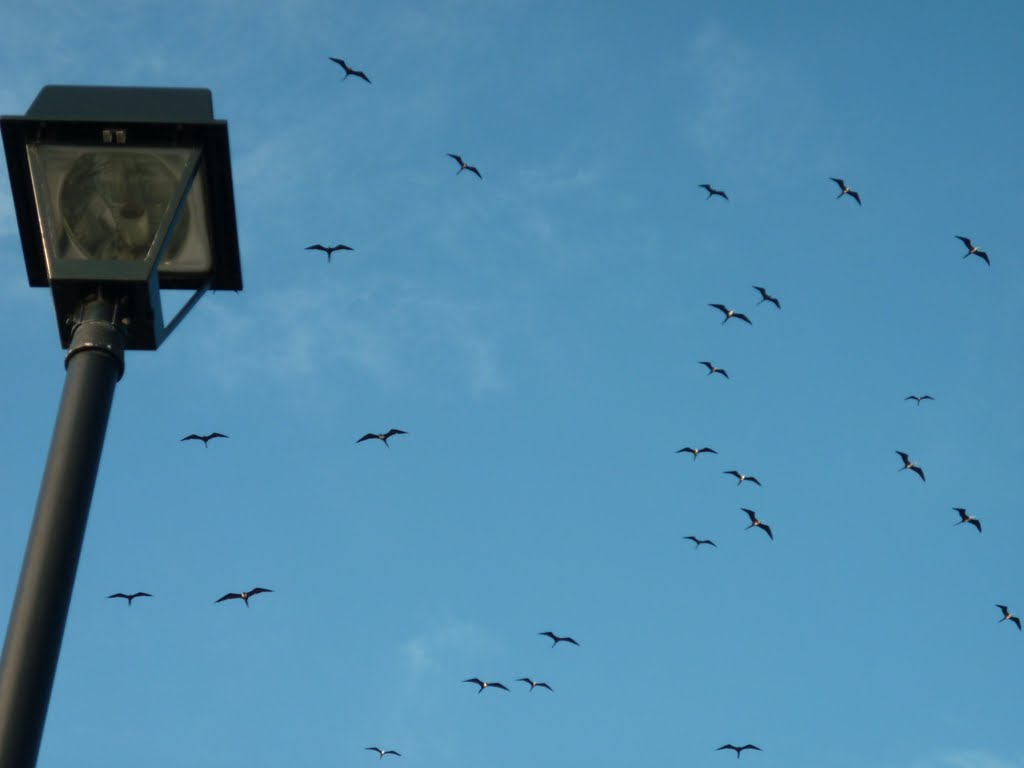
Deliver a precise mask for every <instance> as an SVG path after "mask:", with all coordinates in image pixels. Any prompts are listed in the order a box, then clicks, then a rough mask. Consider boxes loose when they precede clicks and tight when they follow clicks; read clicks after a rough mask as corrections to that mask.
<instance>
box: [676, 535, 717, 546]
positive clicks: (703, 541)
mask: <svg viewBox="0 0 1024 768" xmlns="http://www.w3.org/2000/svg"><path fill="white" fill-rule="evenodd" d="M683 538H684V539H689V540H690V541H692V542H693V543H694V544H696V545H697V546H695V547H694V549H700V545H701V544H710V545H711V546H712V547H714V548H715V549H718V545H717V544H715V542H713V541H712V540H711V539H698V538H697V537H696V536H683Z"/></svg>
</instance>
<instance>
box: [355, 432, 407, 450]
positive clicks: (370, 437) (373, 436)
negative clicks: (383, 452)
mask: <svg viewBox="0 0 1024 768" xmlns="http://www.w3.org/2000/svg"><path fill="white" fill-rule="evenodd" d="M407 434H409V433H408V432H403V431H402V430H400V429H395V428H394V427H392V428H391V429H389V430H388V431H387V432H382V433H381V434H379V435H378V434H376V433H375V432H367V433H366V434H365V435H363V436H362V437H360V438H359V439H358V440H356V442H357V443H361V442H363V441H364V440H380V441H381V442H382V443H384V445H388V439H389V438H392V437H394V436H395V435H407ZM390 447H391V446H390V445H388V448H390Z"/></svg>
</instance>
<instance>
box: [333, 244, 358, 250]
mask: <svg viewBox="0 0 1024 768" xmlns="http://www.w3.org/2000/svg"><path fill="white" fill-rule="evenodd" d="M331 250H332V251H354V250H355V248H349V247H348V246H347V245H342V244H341V243H338V244H337V245H336V246H334V247H333V248H331Z"/></svg>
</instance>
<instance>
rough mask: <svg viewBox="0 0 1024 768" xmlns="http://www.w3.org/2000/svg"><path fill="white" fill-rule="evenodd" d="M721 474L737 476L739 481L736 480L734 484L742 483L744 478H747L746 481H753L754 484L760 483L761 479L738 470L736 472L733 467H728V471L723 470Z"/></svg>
mask: <svg viewBox="0 0 1024 768" xmlns="http://www.w3.org/2000/svg"><path fill="white" fill-rule="evenodd" d="M722 474H723V475H732V476H733V477H738V478H739V482H737V483H736V485H742V484H743V481H744V480H747V481H749V482H751V483H753V484H754V485H761V481H760V480H758V479H757V478H756V477H754V476H753V475H744V474H742V473H740V472H737V471H736V470H735V469H730V470H729V471H728V472H723V473H722Z"/></svg>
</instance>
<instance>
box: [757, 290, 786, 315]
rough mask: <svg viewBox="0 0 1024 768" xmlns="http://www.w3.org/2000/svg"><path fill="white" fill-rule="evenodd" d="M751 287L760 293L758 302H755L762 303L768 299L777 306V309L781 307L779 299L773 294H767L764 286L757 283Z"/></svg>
mask: <svg viewBox="0 0 1024 768" xmlns="http://www.w3.org/2000/svg"><path fill="white" fill-rule="evenodd" d="M753 288H754V290H755V291H757V292H758V293H760V294H761V300H760V301H759V302H757V303H758V304H764V303H765V302H766V301H770V302H771V303H772V304H774V305H775V306H776V307H778V308H779V309H782V305H781V304H779V300H778V299H776V298H775V297H774V296H769V295H768V291H766V290H765V289H764V288H762V287H761V286H759V285H755V286H753Z"/></svg>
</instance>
